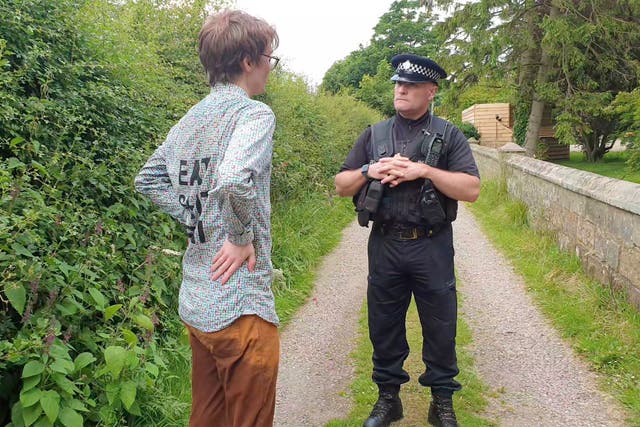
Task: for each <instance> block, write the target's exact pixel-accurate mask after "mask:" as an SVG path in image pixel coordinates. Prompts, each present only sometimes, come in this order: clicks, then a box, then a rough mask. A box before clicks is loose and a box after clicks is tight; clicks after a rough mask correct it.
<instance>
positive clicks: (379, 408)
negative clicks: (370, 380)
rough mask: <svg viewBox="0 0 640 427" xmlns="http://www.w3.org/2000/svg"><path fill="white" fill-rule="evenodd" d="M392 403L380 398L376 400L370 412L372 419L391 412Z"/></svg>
mask: <svg viewBox="0 0 640 427" xmlns="http://www.w3.org/2000/svg"><path fill="white" fill-rule="evenodd" d="M392 406H393V403H392V401H391V400H390V399H385V398H383V397H382V396H381V397H380V398H379V399H378V401H377V402H376V404H375V405H373V409H372V410H371V416H372V417H380V416H385V415H386V414H388V413H389V411H391V408H392Z"/></svg>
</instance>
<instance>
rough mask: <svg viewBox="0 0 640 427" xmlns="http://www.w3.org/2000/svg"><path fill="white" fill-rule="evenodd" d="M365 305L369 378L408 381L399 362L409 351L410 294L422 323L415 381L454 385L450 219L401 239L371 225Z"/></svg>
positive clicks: (436, 389)
mask: <svg viewBox="0 0 640 427" xmlns="http://www.w3.org/2000/svg"><path fill="white" fill-rule="evenodd" d="M368 255H369V277H368V287H367V304H368V314H369V316H368V317H369V338H370V339H371V343H372V344H373V376H372V378H373V382H375V383H376V384H379V385H382V384H384V385H392V384H393V385H400V384H403V383H405V382H407V381H409V374H408V373H407V372H406V371H405V370H404V369H403V364H404V361H405V359H406V358H407V356H408V355H409V345H408V343H407V338H406V326H405V324H406V314H407V309H408V307H409V303H410V302H411V295H412V294H413V296H414V298H415V301H416V305H417V309H418V314H419V317H420V323H421V326H422V338H423V343H422V360H423V362H424V364H425V367H426V370H425V372H424V373H423V374H422V375H420V378H419V382H420V384H422V385H423V386H425V387H431V391H432V393H433V394H437V395H441V396H451V394H453V392H454V391H457V390H460V388H461V386H460V384H459V383H458V382H457V381H455V380H454V379H453V378H454V377H455V376H456V375H457V374H458V372H459V370H458V365H457V360H456V350H455V337H456V316H457V300H456V287H455V275H454V267H453V255H454V250H453V233H452V227H451V224H448V225H446V226H445V227H443V228H442V229H441V230H439V231H438V232H437V233H436V234H434V235H432V236H422V237H418V238H414V239H407V238H405V236H398V235H395V234H393V233H386V232H384V230H383V229H381V228H380V227H377V226H376V225H375V224H374V227H373V229H372V231H371V234H370V236H369V243H368Z"/></svg>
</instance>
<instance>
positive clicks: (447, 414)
mask: <svg viewBox="0 0 640 427" xmlns="http://www.w3.org/2000/svg"><path fill="white" fill-rule="evenodd" d="M433 403H434V404H435V405H436V412H437V414H438V418H440V420H442V421H456V413H455V412H453V401H452V400H451V399H435V400H434V402H433Z"/></svg>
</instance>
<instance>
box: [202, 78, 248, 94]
mask: <svg viewBox="0 0 640 427" xmlns="http://www.w3.org/2000/svg"><path fill="white" fill-rule="evenodd" d="M210 93H212V94H213V93H215V94H229V95H238V96H243V97H245V98H248V97H249V95H248V94H247V92H245V90H244V89H242V88H241V87H240V86H238V85H235V84H233V83H230V82H218V83H216V84H215V85H214V86H212V87H211V92H210Z"/></svg>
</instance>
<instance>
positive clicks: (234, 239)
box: [228, 228, 253, 246]
mask: <svg viewBox="0 0 640 427" xmlns="http://www.w3.org/2000/svg"><path fill="white" fill-rule="evenodd" d="M228 239H229V241H230V242H231V243H233V244H234V245H236V246H246V245H248V244H249V243H251V242H253V230H252V229H251V228H245V230H244V233H242V234H229V237H228Z"/></svg>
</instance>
